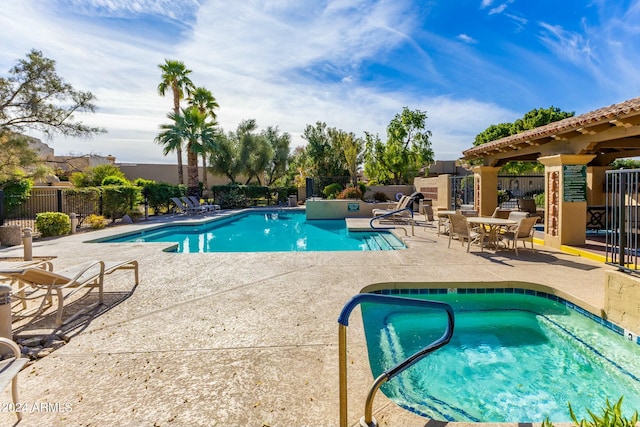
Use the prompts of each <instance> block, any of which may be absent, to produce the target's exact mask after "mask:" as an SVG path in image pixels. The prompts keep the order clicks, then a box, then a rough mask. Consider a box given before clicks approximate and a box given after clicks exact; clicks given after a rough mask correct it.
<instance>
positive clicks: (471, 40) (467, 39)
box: [456, 33, 478, 44]
mask: <svg viewBox="0 0 640 427" xmlns="http://www.w3.org/2000/svg"><path fill="white" fill-rule="evenodd" d="M456 38H457V39H458V40H460V41H463V42H465V43H468V44H476V43H478V41H477V40H476V39H474V38H473V37H470V36H468V35H466V34H464V33H462V34H458V36H457V37H456Z"/></svg>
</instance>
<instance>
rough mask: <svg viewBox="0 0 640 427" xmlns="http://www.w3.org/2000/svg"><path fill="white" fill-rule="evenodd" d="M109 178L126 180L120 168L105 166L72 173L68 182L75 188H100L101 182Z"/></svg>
mask: <svg viewBox="0 0 640 427" xmlns="http://www.w3.org/2000/svg"><path fill="white" fill-rule="evenodd" d="M110 176H117V177H119V178H123V179H126V176H125V175H124V172H122V171H121V170H120V168H118V167H117V166H114V165H112V164H105V165H98V166H95V167H90V168H87V169H85V171H84V172H74V173H72V174H71V176H70V177H69V180H70V181H71V182H72V183H73V185H75V186H76V187H100V186H101V185H102V180H104V179H105V178H106V177H110ZM127 182H128V181H127Z"/></svg>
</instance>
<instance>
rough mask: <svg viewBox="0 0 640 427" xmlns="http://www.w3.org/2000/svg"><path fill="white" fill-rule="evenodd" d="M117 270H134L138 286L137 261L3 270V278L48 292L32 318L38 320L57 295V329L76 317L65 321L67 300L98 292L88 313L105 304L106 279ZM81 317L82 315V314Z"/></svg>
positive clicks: (89, 262) (1, 274)
mask: <svg viewBox="0 0 640 427" xmlns="http://www.w3.org/2000/svg"><path fill="white" fill-rule="evenodd" d="M117 270H134V275H135V284H136V285H137V284H138V279H139V277H138V261H135V260H130V261H124V262H122V261H115V262H113V261H107V262H105V261H87V262H84V263H81V264H78V265H75V266H73V267H69V268H67V269H64V270H60V271H56V272H54V271H48V270H46V269H44V268H41V266H35V267H34V266H27V267H23V268H16V269H10V270H0V276H4V277H10V278H12V279H16V280H18V281H19V282H21V283H22V284H24V285H28V286H31V287H33V288H35V289H40V290H44V291H45V295H44V296H43V297H42V302H41V303H40V306H39V307H38V309H37V310H36V312H35V313H34V314H33V315H32V316H33V318H34V319H35V318H36V316H38V315H39V314H40V313H42V311H44V308H45V302H47V301H49V302H51V295H53V294H54V292H55V295H56V299H57V303H58V307H57V312H56V325H58V326H60V325H62V324H64V323H68V322H70V321H71V320H72V319H74V318H75V317H76V316H77V315H74V316H72V317H71V318H69V319H67V320H66V322H63V321H62V316H63V310H64V300H65V299H68V298H69V297H70V296H71V295H73V294H75V293H76V292H78V291H79V290H81V289H84V288H88V289H89V291H91V289H95V288H97V289H98V302H97V303H96V304H93V305H91V306H89V307H87V309H92V308H94V307H96V306H98V305H100V304H102V302H103V301H104V295H103V293H104V286H103V285H104V276H105V275H107V274H112V273H114V272H115V271H117ZM79 314H80V313H79Z"/></svg>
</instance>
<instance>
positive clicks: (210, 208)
mask: <svg viewBox="0 0 640 427" xmlns="http://www.w3.org/2000/svg"><path fill="white" fill-rule="evenodd" d="M186 199H187V200H189V201H191V204H192V206H196V207H197V206H202V207H203V208H205V209H206V210H207V212H211V211H215V210H218V209H220V205H209V204H205V203H200V200H198V198H197V197H196V196H187V197H186Z"/></svg>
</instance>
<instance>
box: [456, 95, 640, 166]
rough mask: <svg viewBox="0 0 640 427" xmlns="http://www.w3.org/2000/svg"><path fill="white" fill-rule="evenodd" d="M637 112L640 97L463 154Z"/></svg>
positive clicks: (494, 142) (545, 135)
mask: <svg viewBox="0 0 640 427" xmlns="http://www.w3.org/2000/svg"><path fill="white" fill-rule="evenodd" d="M636 112H637V113H639V114H640V97H638V98H633V99H629V100H627V101H624V102H620V103H619V104H613V105H610V106H608V107H603V108H599V109H597V110H594V111H591V112H589V113H585V114H582V115H579V116H574V117H569V118H567V119H564V120H560V121H557V122H553V123H549V124H548V125H544V126H540V127H537V128H534V129H530V130H526V131H524V132H521V133H518V134H515V135H510V136H507V137H504V138H501V139H497V140H495V141H491V142H488V143H486V144H482V145H479V146H477V147H473V148H470V149H468V150H465V151H463V152H462V154H464V156H465V157H473V156H474V155H475V154H480V153H481V152H484V151H488V150H492V149H495V148H500V147H504V146H509V145H511V144H513V143H518V142H523V141H530V140H535V139H541V138H545V137H549V136H552V135H556V134H560V133H566V132H568V131H572V130H577V129H579V128H582V127H585V126H588V125H594V124H599V123H602V122H609V121H611V120H613V119H615V118H619V117H626V116H628V115H630V114H633V113H636Z"/></svg>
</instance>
